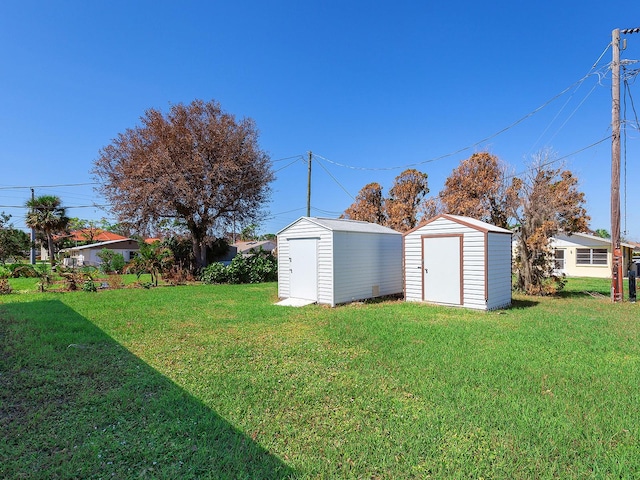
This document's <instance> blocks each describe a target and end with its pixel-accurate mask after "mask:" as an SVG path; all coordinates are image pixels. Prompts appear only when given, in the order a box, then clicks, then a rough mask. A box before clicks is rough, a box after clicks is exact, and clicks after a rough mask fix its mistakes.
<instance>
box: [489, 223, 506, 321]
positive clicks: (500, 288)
mask: <svg viewBox="0 0 640 480" xmlns="http://www.w3.org/2000/svg"><path fill="white" fill-rule="evenodd" d="M488 241H489V249H488V258H489V271H488V278H487V281H488V285H489V288H488V294H489V298H488V301H487V309H489V310H493V309H495V308H501V307H505V306H507V305H511V235H506V234H502V233H491V232H490V233H489V235H488Z"/></svg>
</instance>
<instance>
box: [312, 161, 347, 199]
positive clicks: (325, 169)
mask: <svg viewBox="0 0 640 480" xmlns="http://www.w3.org/2000/svg"><path fill="white" fill-rule="evenodd" d="M318 165H320V166H321V167H322V169H323V170H324V171H325V172H327V175H329V176H330V177H331V178H332V179H333V181H334V182H336V184H337V185H338V186H339V187H340V188H341V189H342V190H343V191H344V192H345V193H346V194H347V195H349V196H350V197H351V199H352V200H355V197H354V196H353V195H351V194H350V193H349V191H348V190H347V189H346V188H344V187H343V186H342V184H341V183H340V182H339V181H338V180H337V179H336V177H334V176H333V175H331V172H330V171H329V170H328V169H327V168H326V167H325V166H324V165H323V164H322V162H318Z"/></svg>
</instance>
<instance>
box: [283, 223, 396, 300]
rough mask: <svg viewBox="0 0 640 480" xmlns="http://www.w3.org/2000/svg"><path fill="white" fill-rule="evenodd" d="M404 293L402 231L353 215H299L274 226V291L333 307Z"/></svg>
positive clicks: (285, 295) (284, 296) (289, 296)
mask: <svg viewBox="0 0 640 480" xmlns="http://www.w3.org/2000/svg"><path fill="white" fill-rule="evenodd" d="M400 293H402V234H401V233H400V232H396V231H395V230H392V229H390V228H387V227H383V226H381V225H376V224H373V223H367V222H359V221H354V220H342V219H337V220H334V219H327V218H314V217H301V218H299V219H298V220H296V221H295V222H293V223H292V224H290V225H288V226H287V227H285V228H284V229H282V230H281V231H280V232H278V296H279V297H280V298H283V299H304V300H307V301H308V302H309V303H313V302H317V303H320V304H326V305H331V306H332V307H333V306H335V305H337V304H340V303H347V302H351V301H354V300H362V299H367V298H373V297H379V296H384V295H394V294H400Z"/></svg>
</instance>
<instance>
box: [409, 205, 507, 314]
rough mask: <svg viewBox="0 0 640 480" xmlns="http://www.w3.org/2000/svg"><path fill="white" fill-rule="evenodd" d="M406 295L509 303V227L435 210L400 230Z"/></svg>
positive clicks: (472, 303) (476, 304) (475, 304)
mask: <svg viewBox="0 0 640 480" xmlns="http://www.w3.org/2000/svg"><path fill="white" fill-rule="evenodd" d="M404 272H405V275H404V276H405V299H406V300H407V301H412V302H430V303H436V304H442V305H452V306H461V307H467V308H474V309H478V310H493V309H496V308H502V307H506V306H508V305H510V304H511V231H509V230H506V229H504V228H499V227H496V226H494V225H490V224H488V223H485V222H481V221H479V220H475V219H473V218H468V217H461V216H458V215H446V214H444V215H438V216H436V217H434V218H432V219H431V220H429V221H427V222H426V223H425V224H423V225H421V226H419V227H417V228H415V229H413V230H411V231H409V232H407V233H405V234H404Z"/></svg>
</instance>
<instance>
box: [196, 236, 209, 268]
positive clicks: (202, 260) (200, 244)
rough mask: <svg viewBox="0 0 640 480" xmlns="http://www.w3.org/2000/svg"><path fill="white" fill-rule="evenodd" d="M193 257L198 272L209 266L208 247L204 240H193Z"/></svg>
mask: <svg viewBox="0 0 640 480" xmlns="http://www.w3.org/2000/svg"><path fill="white" fill-rule="evenodd" d="M193 256H194V258H195V259H196V268H197V269H198V270H200V269H202V268H204V267H206V266H207V246H206V245H205V243H204V241H203V240H202V239H197V238H195V237H194V238H193Z"/></svg>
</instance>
